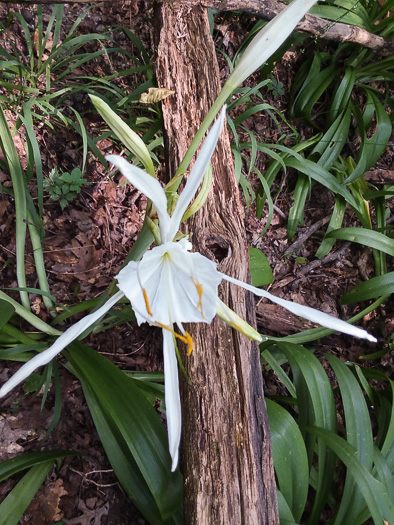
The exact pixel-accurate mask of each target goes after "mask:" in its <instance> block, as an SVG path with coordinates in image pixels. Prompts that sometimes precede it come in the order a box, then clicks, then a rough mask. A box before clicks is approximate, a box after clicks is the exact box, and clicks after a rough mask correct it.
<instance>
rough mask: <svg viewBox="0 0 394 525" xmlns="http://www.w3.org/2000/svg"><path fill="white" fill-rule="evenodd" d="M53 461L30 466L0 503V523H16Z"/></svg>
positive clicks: (0, 524) (3, 524) (14, 524)
mask: <svg viewBox="0 0 394 525" xmlns="http://www.w3.org/2000/svg"><path fill="white" fill-rule="evenodd" d="M52 465H53V461H52V460H51V461H45V462H43V463H40V464H38V465H36V466H34V467H32V468H31V469H30V470H29V472H27V474H25V475H24V476H23V478H22V479H21V480H20V481H19V483H17V484H16V485H15V487H14V488H13V489H12V490H11V492H10V493H9V494H8V495H7V497H6V498H5V499H4V501H3V502H2V503H1V504H0V525H17V524H18V522H19V520H20V519H21V518H22V516H23V514H24V512H25V510H26V509H27V507H28V506H29V504H30V502H31V500H32V499H33V498H34V496H35V495H36V493H37V491H38V489H39V488H40V487H41V485H42V484H43V482H44V480H45V478H46V477H47V474H48V472H49V471H50V469H51V468H52Z"/></svg>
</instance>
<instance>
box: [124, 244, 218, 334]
mask: <svg viewBox="0 0 394 525" xmlns="http://www.w3.org/2000/svg"><path fill="white" fill-rule="evenodd" d="M190 246H191V245H190V243H189V242H188V241H187V240H186V239H183V240H182V241H179V242H177V243H174V242H168V243H166V244H162V245H160V246H156V247H155V248H153V249H152V250H150V251H148V252H146V253H145V254H144V256H143V257H142V259H141V261H139V262H138V263H136V262H130V263H129V264H128V265H127V266H126V267H125V268H123V269H122V270H121V271H120V272H119V274H118V276H117V280H118V286H119V289H120V290H122V292H123V293H124V295H125V296H126V297H127V298H128V299H129V301H130V303H131V305H132V307H133V308H134V311H135V313H136V317H137V321H138V323H143V322H146V321H148V322H149V323H151V324H162V325H165V326H169V325H171V324H174V323H176V324H177V325H178V326H179V327H180V329H181V330H182V331H183V329H182V323H198V322H205V323H210V322H211V321H212V319H213V318H214V316H215V315H216V307H217V297H218V286H219V284H220V281H221V280H222V278H221V276H220V274H219V272H218V271H217V269H216V264H215V263H214V262H212V261H210V260H209V259H207V258H206V257H204V256H202V255H201V254H199V253H190V252H189V251H188V249H189V248H190Z"/></svg>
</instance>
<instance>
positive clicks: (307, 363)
mask: <svg viewBox="0 0 394 525" xmlns="http://www.w3.org/2000/svg"><path fill="white" fill-rule="evenodd" d="M265 346H268V348H267V349H266V350H264V351H263V353H262V359H263V361H264V362H265V363H268V365H269V366H270V367H271V368H272V369H273V370H275V372H277V374H278V375H279V377H281V378H282V379H283V382H284V385H285V387H286V389H287V390H288V396H289V397H286V398H282V404H283V403H284V404H285V406H287V407H292V408H291V410H289V411H288V410H286V409H285V408H283V407H282V406H281V405H280V404H278V402H277V401H276V400H275V401H274V400H273V399H272V400H268V399H267V408H268V417H269V422H270V428H271V432H272V446H273V456H274V466H275V472H276V475H277V480H278V491H279V498H278V501H279V512H280V517H281V523H282V522H283V523H289V522H291V523H300V522H302V523H308V524H314V523H319V519H320V516H321V514H322V512H323V510H324V511H325V512H328V513H329V515H330V518H331V520H330V522H331V523H336V524H341V523H343V524H347V523H350V522H351V523H354V524H359V525H362V524H363V523H365V522H366V521H367V520H368V519H369V518H370V517H372V519H373V521H374V523H375V524H376V525H377V524H379V523H382V519H386V520H387V521H388V522H390V520H392V519H393V516H394V507H393V474H392V472H393V464H394V449H393V442H394V420H393V417H392V414H393V395H394V385H393V382H392V381H390V380H388V378H387V377H386V376H385V375H384V374H382V373H379V372H371V371H370V369H368V368H362V367H360V366H357V365H353V364H351V363H346V364H345V363H344V362H343V361H341V360H340V359H338V358H337V357H334V356H333V355H328V356H327V360H328V363H329V364H330V366H331V368H332V370H333V372H334V374H335V377H336V381H337V385H338V387H336V388H333V386H332V384H331V382H330V380H329V379H328V377H327V373H326V371H325V369H324V368H323V366H322V365H321V363H320V362H319V360H318V359H317V358H316V357H315V356H314V355H313V354H312V353H311V352H310V351H309V350H307V349H306V348H305V347H304V346H301V345H294V344H291V343H285V342H276V343H271V345H270V346H269V345H268V344H266V345H265ZM287 360H288V362H289V364H290V367H291V372H292V379H290V378H289V377H288V376H287V375H285V374H284V372H283V370H282V368H281V367H280V365H279V362H283V361H287ZM368 379H375V380H376V379H379V380H380V381H381V382H382V383H383V389H379V390H374V389H373V388H372V387H371V385H370V383H369V382H368ZM337 394H340V398H341V412H342V410H343V424H341V426H340V427H339V428H338V423H337V406H336V403H335V398H334V395H337ZM370 407H373V411H374V416H375V418H376V421H377V425H376V426H374V427H372V426H371V417H370V413H369V410H370ZM343 479H344V480H345V483H344V486H343V488H342V486H341V487H340V485H339V484H338V481H339V480H343ZM308 494H313V497H311V498H310V499H309V501H312V502H313V505H312V507H310V506H307V505H306V503H307V498H308Z"/></svg>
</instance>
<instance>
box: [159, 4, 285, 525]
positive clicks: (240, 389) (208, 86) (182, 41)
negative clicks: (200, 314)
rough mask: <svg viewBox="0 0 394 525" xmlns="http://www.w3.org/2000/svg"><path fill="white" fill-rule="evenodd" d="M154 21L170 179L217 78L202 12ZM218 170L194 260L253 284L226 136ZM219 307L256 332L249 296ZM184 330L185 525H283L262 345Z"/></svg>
mask: <svg viewBox="0 0 394 525" xmlns="http://www.w3.org/2000/svg"><path fill="white" fill-rule="evenodd" d="M158 19H159V27H160V34H159V47H158V58H157V64H156V74H157V78H158V84H159V87H164V88H168V89H171V90H174V91H175V94H174V95H172V96H170V97H168V98H167V99H166V100H165V101H164V102H163V105H162V107H163V119H164V127H165V130H166V133H165V134H166V151H167V152H169V159H168V161H167V170H168V173H167V176H168V177H171V176H173V175H174V173H175V171H176V168H177V166H178V164H179V162H180V160H181V159H182V158H183V156H184V154H185V152H186V150H187V147H188V145H189V144H190V142H191V140H192V138H193V136H194V134H195V132H196V130H197V129H198V127H199V124H200V122H201V121H202V120H203V118H204V116H205V115H206V113H207V111H208V109H209V107H210V106H211V105H212V103H213V101H214V99H215V98H216V95H217V93H218V92H219V90H220V83H219V69H218V64H217V61H216V55H215V49H214V44H213V41H212V38H211V34H210V31H209V24H208V18H207V15H206V10H205V9H203V8H202V7H198V6H197V7H194V8H190V7H180V8H178V7H177V5H176V3H174V2H171V3H168V4H166V3H165V4H163V5H161V6H160V7H159V14H158ZM212 167H213V187H212V189H211V191H210V194H209V197H208V200H207V202H206V204H205V205H204V207H203V208H202V209H201V210H200V211H199V212H198V213H197V214H196V215H195V216H194V217H193V218H192V219H190V220H189V221H188V228H189V231H190V232H193V239H192V240H193V244H194V247H195V249H196V250H198V251H200V252H201V253H202V254H203V255H206V256H207V257H208V258H210V259H212V260H215V261H216V262H217V263H218V265H219V269H220V270H221V271H223V272H225V273H228V274H229V275H231V276H234V277H237V278H239V279H242V280H247V279H248V265H249V263H248V255H247V248H246V238H245V229H244V223H243V219H244V211H243V207H242V205H241V203H240V200H239V194H238V187H237V183H236V180H235V175H234V166H233V159H232V155H231V150H230V144H229V139H228V135H227V132H222V134H221V138H220V140H219V144H218V147H217V149H216V151H215V153H214V156H213V159H212ZM220 297H221V299H222V300H223V301H224V302H225V303H226V304H228V305H229V306H230V308H233V309H234V310H235V311H236V312H237V313H238V314H239V315H240V316H241V317H243V318H245V319H248V320H249V322H251V323H252V324H254V323H255V311H254V302H253V297H251V296H250V295H249V294H247V293H245V291H244V290H243V289H240V288H237V287H234V286H233V285H231V286H229V285H228V283H224V284H222V285H221V287H220ZM188 329H189V331H190V332H191V334H192V336H193V339H194V343H195V349H194V351H193V353H192V355H191V356H190V357H186V349H185V348H181V349H180V350H181V354H182V360H183V363H184V365H185V368H186V371H187V374H188V376H189V378H190V384H187V382H186V380H185V378H184V377H183V375H182V374H181V376H180V381H181V397H182V416H183V441H182V454H181V461H182V470H183V473H184V476H185V523H187V524H188V525H190V524H198V525H208V524H209V525H210V524H213V523H214V524H215V525H220V524H223V525H224V524H226V525H228V524H229V523H243V524H246V525H252V524H256V525H263V524H270V525H272V524H275V523H279V520H278V515H277V505H276V487H275V478H274V472H273V465H272V457H271V443H270V433H269V428H268V421H267V414H266V407H265V402H264V397H263V384H262V375H261V371H260V359H259V349H258V347H257V344H255V343H252V342H251V341H249V340H248V339H247V338H246V337H245V336H243V335H242V334H240V333H239V332H236V331H235V330H232V329H231V328H229V327H228V326H227V325H226V324H225V323H223V322H222V321H221V320H220V319H215V320H214V321H213V323H212V324H211V325H207V324H203V323H201V324H194V325H191V326H189V328H188Z"/></svg>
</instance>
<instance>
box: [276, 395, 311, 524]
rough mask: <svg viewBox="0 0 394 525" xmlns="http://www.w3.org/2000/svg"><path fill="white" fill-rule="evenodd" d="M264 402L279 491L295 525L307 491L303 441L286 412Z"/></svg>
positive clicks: (305, 457)
mask: <svg viewBox="0 0 394 525" xmlns="http://www.w3.org/2000/svg"><path fill="white" fill-rule="evenodd" d="M266 403H267V413H268V421H269V426H270V430H271V440H272V454H273V459H274V467H275V472H276V476H277V479H278V485H279V489H280V491H281V493H282V495H283V497H284V499H285V500H286V503H287V504H288V506H289V507H290V509H291V512H292V515H293V516H294V519H295V521H296V522H297V523H298V522H299V520H300V519H301V516H302V513H303V511H304V508H305V503H306V499H307V495H308V488H309V468H308V457H307V454H306V449H305V443H304V439H303V437H302V434H301V432H300V429H299V427H298V425H297V423H296V422H295V421H294V419H293V418H292V417H291V415H290V414H289V413H288V412H287V410H285V409H284V408H282V407H281V406H280V405H278V404H277V403H274V402H273V401H270V400H269V399H266Z"/></svg>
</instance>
